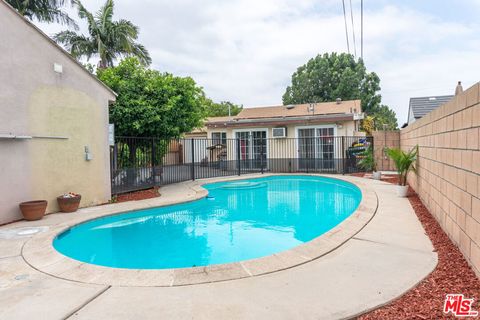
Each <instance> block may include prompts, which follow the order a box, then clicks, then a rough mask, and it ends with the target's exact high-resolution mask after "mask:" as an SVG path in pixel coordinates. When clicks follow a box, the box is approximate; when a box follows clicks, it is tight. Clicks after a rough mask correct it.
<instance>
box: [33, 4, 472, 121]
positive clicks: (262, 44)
mask: <svg viewBox="0 0 480 320" xmlns="http://www.w3.org/2000/svg"><path fill="white" fill-rule="evenodd" d="M83 3H84V5H85V6H86V7H87V8H90V9H91V10H93V11H96V10H97V9H98V8H99V6H100V4H101V2H100V1H98V0H97V1H95V0H84V1H83ZM115 3H116V8H115V17H116V18H125V19H128V20H131V21H132V22H133V23H135V24H137V25H138V26H139V27H140V41H141V42H142V43H143V44H144V45H146V47H147V48H148V49H149V51H150V54H151V56H152V58H153V63H152V67H154V68H156V69H159V70H161V71H168V72H171V73H174V74H176V75H181V76H187V75H188V76H192V77H193V78H194V79H195V80H196V81H197V83H198V84H199V85H201V86H202V87H204V89H205V92H206V93H207V95H208V96H210V97H212V98H213V99H214V100H217V101H220V100H229V101H232V102H235V103H238V104H243V105H244V106H246V107H254V106H262V105H275V104H281V97H282V94H283V92H284V91H285V88H286V86H287V85H288V84H289V82H290V77H291V75H292V73H293V72H294V71H295V70H296V68H297V67H298V66H300V65H302V64H304V63H306V62H307V61H308V59H309V58H311V57H313V56H315V55H316V54H318V53H324V52H332V51H337V52H344V51H346V50H347V48H346V40H345V29H344V21H343V12H342V1H341V0H323V1H318V0H317V1H314V0H261V1H259V0H230V1H224V0H203V1H195V0H177V1H166V0H143V1H139V0H116V1H115ZM345 3H346V5H347V11H348V14H350V11H349V0H345ZM139 4H141V5H139ZM359 4H360V0H352V5H353V9H354V24H355V28H356V35H357V53H358V54H359V52H360V49H359V43H360V37H359V35H360V11H359ZM364 8H365V18H364V23H365V28H364V36H365V38H364V58H365V62H366V65H367V68H368V69H369V70H370V71H375V72H376V73H377V74H378V75H379V76H380V79H381V87H382V91H381V94H382V97H383V103H385V104H387V105H389V106H390V107H392V108H393V109H394V110H395V111H396V113H397V116H398V119H399V124H400V125H401V124H402V123H403V122H405V120H406V118H407V112H408V101H409V98H410V97H414V96H429V95H444V94H451V93H453V91H454V88H455V85H456V82H457V81H458V80H462V82H463V84H464V88H467V87H469V86H471V85H472V84H474V83H475V82H477V81H479V79H480V75H479V72H478V71H479V70H480V59H479V53H480V37H479V30H480V22H479V21H480V20H479V19H478V17H479V16H480V0H459V1H444V0H437V1H435V0H417V1H414V0H407V1H387V0H364ZM68 10H69V11H70V12H71V13H72V16H73V17H76V14H75V12H74V11H73V10H71V9H68ZM348 18H349V20H348V21H349V30H350V31H351V23H350V16H348ZM37 25H39V26H40V27H41V28H42V29H43V30H44V31H45V32H46V33H47V34H53V33H54V32H56V31H59V30H62V29H63V27H61V26H58V25H44V24H38V23H37ZM83 28H84V26H83ZM83 30H85V29H83ZM350 37H351V34H350ZM352 42H353V41H352V39H351V40H350V43H351V47H352V48H351V49H352V50H353V44H352ZM92 62H96V61H92Z"/></svg>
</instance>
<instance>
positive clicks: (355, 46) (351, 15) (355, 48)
mask: <svg viewBox="0 0 480 320" xmlns="http://www.w3.org/2000/svg"><path fill="white" fill-rule="evenodd" d="M350 18H351V19H352V33H353V52H354V54H355V58H357V44H356V41H355V23H354V22H353V7H352V0H350Z"/></svg>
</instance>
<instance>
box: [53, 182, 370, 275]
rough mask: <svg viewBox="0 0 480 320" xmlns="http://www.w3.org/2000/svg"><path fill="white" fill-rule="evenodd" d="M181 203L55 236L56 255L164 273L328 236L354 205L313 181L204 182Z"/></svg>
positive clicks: (342, 185) (332, 186)
mask: <svg viewBox="0 0 480 320" xmlns="http://www.w3.org/2000/svg"><path fill="white" fill-rule="evenodd" d="M203 187H204V188H206V189H207V190H208V192H209V195H208V197H206V198H203V199H200V200H196V201H193V202H189V203H182V204H177V205H172V206H166V207H159V208H151V209H146V210H140V211H134V212H128V213H124V214H119V215H115V216H108V217H103V218H99V219H95V220H91V221H87V222H85V223H82V224H79V225H77V226H74V227H72V228H70V229H68V230H67V231H65V232H63V233H61V234H60V235H58V236H57V237H56V238H55V239H54V241H53V246H54V247H55V249H56V250H58V251H59V252H60V253H62V254H64V255H66V256H68V257H70V258H73V259H76V260H79V261H82V262H87V263H91V264H95V265H101V266H108V267H116V268H128V269H167V268H184V267H194V266H206V265H211V264H221V263H230V262H236V261H242V260H248V259H254V258H259V257H263V256H267V255H271V254H274V253H277V252H280V251H285V250H288V249H291V248H293V247H295V246H297V245H300V244H302V243H305V242H308V241H310V240H312V239H314V238H316V237H318V236H320V235H322V234H323V233H325V232H327V231H329V230H330V229H332V228H333V227H335V226H336V225H338V224H339V223H341V222H342V221H343V220H345V219H346V218H347V217H348V216H349V215H351V214H352V213H353V212H354V211H355V209H356V208H357V207H358V205H359V203H360V200H361V197H362V196H361V191H360V189H358V188H357V187H356V186H355V185H353V184H351V183H349V182H346V181H342V180H337V179H332V178H326V177H319V176H301V175H295V176H269V177H263V178H256V179H248V180H236V181H227V182H218V183H211V184H207V185H204V186H203Z"/></svg>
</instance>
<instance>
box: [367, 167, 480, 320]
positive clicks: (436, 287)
mask: <svg viewBox="0 0 480 320" xmlns="http://www.w3.org/2000/svg"><path fill="white" fill-rule="evenodd" d="M382 180H385V181H387V182H390V183H397V182H398V179H397V177H396V176H387V177H385V178H383V179H382ZM409 192H410V193H409V194H410V196H409V197H408V200H409V201H410V203H411V205H412V207H413V209H414V210H415V213H416V214H417V216H418V219H419V220H420V222H421V223H422V225H423V228H424V229H425V232H426V234H427V235H428V236H429V237H430V240H431V241H432V243H433V246H434V248H435V251H436V252H437V254H438V265H437V267H436V268H435V270H434V271H433V272H432V273H431V274H430V275H429V276H427V277H426V278H425V279H424V280H422V281H421V282H420V283H419V284H418V285H417V286H416V287H415V288H413V289H411V290H410V291H408V292H407V293H405V294H404V295H403V296H401V297H400V298H398V299H397V300H394V301H393V302H392V303H390V304H388V305H386V306H384V307H380V308H379V309H376V310H373V311H371V312H369V313H366V314H364V315H362V316H360V317H359V318H358V319H361V320H367V319H454V317H453V316H452V315H451V314H450V315H445V314H444V313H443V304H444V301H445V295H446V294H448V293H462V294H464V295H465V297H466V298H474V299H475V302H474V304H473V309H474V310H476V311H479V310H480V303H479V301H478V299H479V298H480V280H479V279H478V278H477V277H476V275H475V273H474V271H473V270H472V269H471V268H470V266H469V265H468V263H467V261H466V260H465V258H464V257H463V255H462V253H461V252H460V250H459V249H458V248H457V246H456V245H455V244H453V242H452V241H451V240H450V238H449V237H448V236H447V234H446V233H445V232H444V231H443V230H442V228H441V227H440V225H439V224H438V222H437V221H436V220H435V218H434V217H433V216H432V215H431V214H430V212H429V211H428V209H427V208H426V207H425V206H424V205H423V203H422V202H421V200H420V198H419V197H418V195H417V194H416V193H415V191H413V189H412V188H409ZM463 319H465V318H463Z"/></svg>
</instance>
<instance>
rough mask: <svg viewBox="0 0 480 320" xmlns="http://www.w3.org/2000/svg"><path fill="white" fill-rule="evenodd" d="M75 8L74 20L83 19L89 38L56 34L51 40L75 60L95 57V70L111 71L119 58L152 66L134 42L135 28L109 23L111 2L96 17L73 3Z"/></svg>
mask: <svg viewBox="0 0 480 320" xmlns="http://www.w3.org/2000/svg"><path fill="white" fill-rule="evenodd" d="M73 2H74V3H75V5H76V6H77V8H78V16H79V17H80V18H81V19H86V20H87V23H88V32H89V35H83V34H79V33H76V32H74V31H70V30H66V31H62V32H59V33H57V34H56V35H55V36H54V40H55V41H57V42H58V43H60V44H62V45H64V46H65V48H66V49H67V50H68V51H69V52H70V53H71V54H72V56H74V57H75V58H77V59H80V58H82V57H85V58H86V59H87V60H88V59H90V58H91V57H92V56H98V57H99V59H100V61H99V62H98V67H99V68H107V67H112V66H113V63H114V61H115V60H116V59H118V58H120V57H129V56H135V57H137V58H138V60H139V61H140V62H141V63H142V64H144V65H149V64H150V63H151V62H152V59H151V58H150V55H149V53H148V51H147V49H146V48H145V47H144V46H143V45H141V44H139V43H137V42H136V40H137V38H138V27H137V26H136V25H134V24H133V23H131V22H130V21H128V20H123V19H121V20H118V21H113V20H112V18H113V9H114V3H113V0H107V1H106V2H105V4H104V5H103V7H102V8H100V10H99V11H98V12H97V13H96V14H92V13H91V12H89V11H88V10H87V9H86V8H85V7H84V6H83V5H82V3H81V2H80V1H79V0H73Z"/></svg>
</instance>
